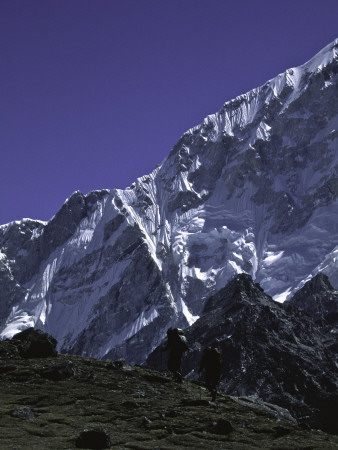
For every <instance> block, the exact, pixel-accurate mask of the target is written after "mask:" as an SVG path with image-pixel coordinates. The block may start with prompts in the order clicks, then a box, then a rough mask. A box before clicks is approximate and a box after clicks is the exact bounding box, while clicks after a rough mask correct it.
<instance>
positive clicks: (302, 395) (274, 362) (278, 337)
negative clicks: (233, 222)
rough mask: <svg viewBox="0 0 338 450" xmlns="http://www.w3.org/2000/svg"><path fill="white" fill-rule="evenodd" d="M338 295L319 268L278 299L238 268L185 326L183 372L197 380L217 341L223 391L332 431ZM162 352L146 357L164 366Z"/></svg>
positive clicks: (336, 412) (336, 413) (337, 383)
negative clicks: (207, 353)
mask: <svg viewBox="0 0 338 450" xmlns="http://www.w3.org/2000/svg"><path fill="white" fill-rule="evenodd" d="M337 295H338V294H337V291H336V290H335V289H333V287H332V286H331V284H330V282H329V280H328V278H327V276H326V275H323V274H318V275H317V276H316V277H314V278H313V279H312V280H310V281H308V282H307V283H306V284H305V286H304V287H303V288H302V290H300V291H299V292H298V293H297V294H296V296H295V297H294V298H293V299H291V300H290V301H289V302H285V304H280V303H277V302H275V301H273V300H272V298H271V297H270V296H268V295H267V294H266V293H265V292H264V291H263V289H262V288H261V287H260V286H259V285H258V284H257V283H254V281H253V280H252V278H251V277H250V276H249V275H247V274H241V275H237V276H236V277H235V278H234V279H233V280H231V281H230V282H229V283H228V284H227V286H226V287H225V288H223V289H221V290H220V291H219V292H218V293H217V294H215V295H214V296H212V297H210V298H209V299H208V301H207V302H206V305H205V309H204V313H203V315H202V317H201V318H200V319H198V320H197V321H196V322H195V323H194V324H193V325H192V326H191V327H189V328H187V329H186V330H185V332H186V337H187V340H188V342H189V345H190V350H189V351H188V352H187V353H186V354H185V356H184V359H183V372H184V374H185V375H186V376H188V378H190V379H195V380H197V379H198V375H197V373H196V369H197V368H198V365H199V361H200V359H201V356H202V352H203V349H204V348H205V347H207V346H210V345H212V344H213V343H215V345H216V346H217V347H218V348H219V349H220V350H221V352H222V355H223V363H222V374H221V381H220V385H219V388H220V390H221V391H222V392H223V393H225V394H227V395H236V396H238V395H241V396H243V395H245V396H252V397H254V398H256V399H257V398H259V399H262V400H264V401H266V402H270V403H273V404H276V405H279V406H281V407H283V408H286V409H288V410H289V411H290V413H291V415H292V416H293V417H295V418H296V419H297V421H298V423H303V424H304V425H307V426H310V427H312V428H313V427H314V428H321V429H323V430H326V431H329V432H331V433H337V430H338V429H337V417H338V394H337V392H338V360H337V356H338V352H337V336H338V321H337V310H338V301H337ZM165 359H166V358H165V357H164V356H163V354H162V351H161V347H158V348H157V349H156V350H154V352H153V353H152V354H151V355H150V356H149V358H148V359H147V362H146V365H147V366H148V367H150V368H154V369H164V368H165V363H164V362H163V361H165Z"/></svg>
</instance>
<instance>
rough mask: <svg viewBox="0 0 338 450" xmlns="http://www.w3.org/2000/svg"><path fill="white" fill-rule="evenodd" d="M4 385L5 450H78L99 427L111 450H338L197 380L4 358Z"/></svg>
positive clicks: (1, 443) (334, 441)
mask: <svg viewBox="0 0 338 450" xmlns="http://www.w3.org/2000/svg"><path fill="white" fill-rule="evenodd" d="M0 386H1V389H0V390H1V393H0V395H1V402H0V448H1V449H6V450H7V449H15V450H20V449H24V450H26V449H34V450H35V449H44V450H45V449H58V450H59V449H73V448H77V447H76V446H77V445H80V442H79V441H77V439H78V437H79V436H80V433H81V432H82V431H84V430H92V429H96V428H103V429H104V430H105V431H106V433H107V435H108V437H109V438H110V447H111V448H114V449H125V448H127V449H129V448H130V449H163V450H164V449H173V448H179V449H184V448H200V449H223V448H224V449H238V450H243V449H255V448H261V449H280V450H282V449H304V450H305V449H307V450H310V449H313V450H318V449H325V450H330V449H336V448H338V437H337V436H333V435H329V434H325V433H323V432H320V431H311V430H307V429H303V428H300V427H299V426H297V425H295V424H294V423H292V421H290V420H289V421H288V420H280V419H277V418H276V417H275V416H274V415H272V414H270V413H268V412H265V411H263V410H260V409H252V408H250V407H249V406H245V405H242V404H239V403H238V402H237V401H235V399H232V398H230V397H225V396H224V397H223V396H220V397H218V398H217V400H216V403H211V402H209V399H210V397H209V396H208V393H207V391H205V390H204V389H203V388H201V387H200V386H199V385H197V384H194V383H193V382H190V381H185V382H184V384H182V385H181V384H177V383H174V382H173V381H172V380H171V378H169V377H167V376H165V375H164V374H162V373H159V372H155V371H151V370H146V369H143V368H140V367H138V366H133V367H130V366H122V367H121V366H120V365H119V364H118V363H114V362H111V361H110V362H108V361H98V360H94V359H89V358H82V357H76V356H69V355H59V356H58V357H56V358H55V357H54V358H33V359H23V358H20V357H16V358H12V357H11V358H10V359H2V360H1V361H0ZM85 445H86V444H82V448H83V446H85ZM108 447H109V445H107V446H106V447H105V448H108ZM85 448H88V447H85ZM89 448H94V447H93V446H91V447H89ZM97 448H98V447H97ZM100 448H103V447H100Z"/></svg>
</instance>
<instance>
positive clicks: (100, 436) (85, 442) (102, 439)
mask: <svg viewBox="0 0 338 450" xmlns="http://www.w3.org/2000/svg"><path fill="white" fill-rule="evenodd" d="M76 447H77V448H90V449H95V450H99V449H104V448H110V447H111V441H110V437H109V436H108V434H107V432H106V431H105V430H103V429H102V428H97V429H94V430H85V431H82V433H81V434H80V436H79V437H78V438H77V440H76Z"/></svg>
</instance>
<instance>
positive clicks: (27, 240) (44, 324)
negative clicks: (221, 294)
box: [0, 39, 338, 362]
mask: <svg viewBox="0 0 338 450" xmlns="http://www.w3.org/2000/svg"><path fill="white" fill-rule="evenodd" d="M337 150H338V39H336V40H335V41H334V42H332V43H331V44H330V45H328V46H327V47H325V48H324V49H323V50H322V51H321V52H320V53H318V54H317V55H316V56H315V57H314V58H312V59H311V60H310V61H309V62H307V63H306V64H304V65H302V66H300V67H296V68H292V69H289V70H287V71H286V72H285V73H283V74H280V75H278V76H277V77H276V78H274V79H272V80H270V81H268V82H267V83H266V84H265V85H263V86H261V87H259V88H257V89H254V90H252V91H250V92H248V93H247V94H244V95H242V96H240V97H237V98H236V99H234V100H232V101H230V102H227V103H225V104H224V106H223V107H222V109H221V110H220V111H219V112H218V113H216V114H213V115H210V116H208V117H207V118H206V119H205V120H204V121H203V123H202V124H201V125H198V126H196V127H194V128H192V129H190V130H188V131H187V132H186V133H185V134H184V135H183V136H182V137H181V139H180V140H179V141H178V143H177V144H176V145H175V146H174V148H173V149H172V151H171V152H170V154H169V156H168V158H166V159H165V161H164V162H163V163H162V164H161V165H160V166H159V167H157V168H156V169H155V170H154V171H153V172H152V173H151V174H150V175H147V176H144V177H141V178H139V179H137V180H136V182H135V183H133V184H132V185H131V186H130V187H129V188H127V189H125V190H118V189H114V190H103V191H94V192H92V193H90V194H88V195H86V196H84V195H82V194H81V193H80V192H75V193H74V194H73V195H72V196H71V197H70V198H69V199H68V200H67V201H66V203H65V204H64V205H63V207H62V208H61V210H60V211H59V212H58V213H57V214H56V215H55V216H54V217H53V218H52V219H51V221H49V222H48V223H43V222H39V221H33V220H29V219H24V220H22V221H20V222H13V223H10V224H7V225H3V226H1V227H0V249H1V253H0V288H1V289H0V321H1V322H0V324H1V328H0V330H1V336H2V337H10V336H12V335H13V334H14V333H16V332H17V331H19V330H22V329H24V328H26V327H28V326H32V325H33V326H36V327H38V328H41V329H44V330H46V331H48V332H49V333H51V334H52V335H53V336H55V337H56V338H57V340H58V342H59V346H60V348H61V349H62V350H63V351H67V352H75V353H80V354H83V355H88V356H95V357H107V358H116V357H127V358H128V360H129V361H133V362H141V361H143V360H144V358H145V356H146V355H147V354H148V353H149V352H150V351H151V350H152V349H153V348H154V347H155V346H156V345H157V344H158V342H159V341H160V340H161V339H162V337H163V336H164V334H165V331H166V329H167V327H168V326H172V325H178V326H181V327H185V326H186V325H188V324H192V323H193V322H194V321H195V320H196V318H197V317H198V316H199V315H200V314H201V311H202V310H203V306H204V303H205V299H206V298H207V297H208V296H210V294H211V293H213V292H215V291H216V290H218V289H219V288H221V287H223V286H224V285H225V284H226V283H227V281H228V280H229V279H230V278H232V277H233V276H234V275H235V274H237V273H241V272H246V273H248V274H250V275H251V276H252V277H253V278H254V279H255V281H257V282H259V283H260V285H261V286H262V287H263V288H264V290H265V292H267V293H268V294H269V295H271V296H272V297H273V298H274V299H275V300H277V301H283V300H285V299H286V298H289V297H290V296H291V295H292V294H293V293H294V292H295V291H296V290H297V289H299V288H300V287H302V286H303V285H304V284H305V282H306V281H307V280H308V279H310V278H311V277H312V276H313V275H315V274H316V273H317V272H318V271H322V272H324V273H326V274H327V275H328V276H329V277H330V280H331V283H332V284H333V285H334V286H336V287H337V286H338V261H337V256H338V226H337V223H338V203H337V194H338V164H337V162H338V152H337Z"/></svg>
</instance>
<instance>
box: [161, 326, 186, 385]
mask: <svg viewBox="0 0 338 450" xmlns="http://www.w3.org/2000/svg"><path fill="white" fill-rule="evenodd" d="M167 338H168V341H167V344H166V345H165V347H163V349H162V350H163V351H165V350H169V357H168V369H169V370H170V372H172V374H173V377H174V380H175V381H177V382H178V383H182V381H183V377H182V369H181V361H182V355H183V353H184V352H185V351H187V350H188V348H189V347H188V343H187V339H186V337H185V336H184V332H183V331H182V330H181V329H179V328H169V329H168V331H167Z"/></svg>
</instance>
